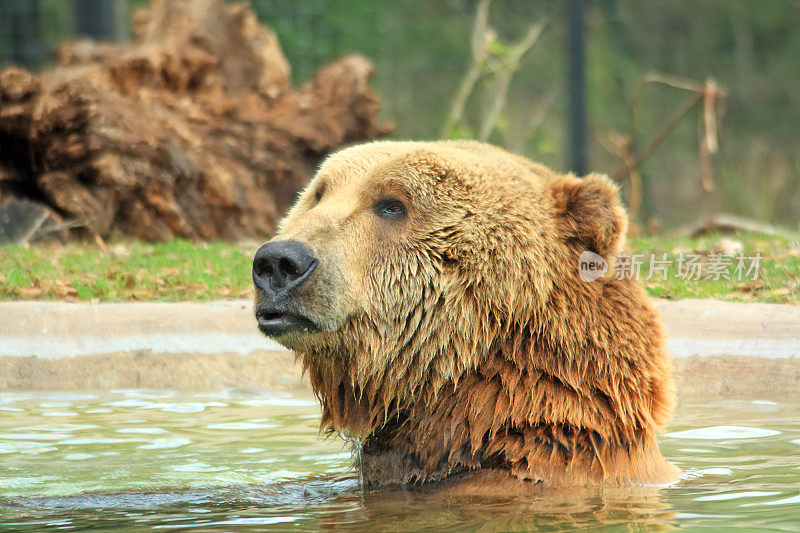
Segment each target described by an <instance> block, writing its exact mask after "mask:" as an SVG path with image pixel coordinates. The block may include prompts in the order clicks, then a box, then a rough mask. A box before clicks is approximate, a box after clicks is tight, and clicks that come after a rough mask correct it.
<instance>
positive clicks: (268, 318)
mask: <svg viewBox="0 0 800 533" xmlns="http://www.w3.org/2000/svg"><path fill="white" fill-rule="evenodd" d="M256 319H257V320H258V329H259V330H260V331H261V333H263V334H264V335H267V336H269V337H277V336H280V335H283V334H285V333H288V332H290V331H303V332H311V331H316V330H318V329H319V328H317V326H316V325H314V323H313V322H312V321H311V320H309V319H308V318H306V317H304V316H302V315H296V314H292V313H284V312H281V311H271V310H268V309H265V310H261V311H258V312H257V313H256Z"/></svg>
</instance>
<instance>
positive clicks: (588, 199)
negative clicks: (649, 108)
mask: <svg viewBox="0 0 800 533" xmlns="http://www.w3.org/2000/svg"><path fill="white" fill-rule="evenodd" d="M387 201H388V202H396V203H390V204H389V205H391V206H393V209H394V210H395V211H393V212H391V213H390V215H391V216H388V215H386V214H385V213H384V212H383V211H381V206H385V205H387V204H386V202H387ZM398 203H399V205H400V207H402V209H400V207H397V206H398ZM398 210H399V211H398ZM626 227H627V217H626V214H625V211H624V209H623V208H622V205H621V203H620V200H619V195H618V190H617V187H616V186H615V185H614V184H613V183H612V182H611V181H610V180H609V179H608V178H606V177H604V176H599V175H590V176H587V177H585V178H577V177H575V176H572V175H566V176H564V175H559V174H556V173H554V172H552V171H551V170H549V169H547V168H545V167H543V166H541V165H538V164H535V163H533V162H531V161H528V160H527V159H524V158H521V157H518V156H515V155H513V154H510V153H508V152H505V151H503V150H500V149H498V148H495V147H492V146H488V145H484V144H480V143H475V142H435V143H411V142H380V143H372V144H367V145H361V146H357V147H353V148H349V149H346V150H343V151H341V152H339V153H337V154H334V155H333V156H331V157H330V158H329V159H328V160H327V161H326V162H325V163H324V164H323V165H322V166H321V168H320V170H319V172H318V173H317V175H316V177H315V178H314V180H313V181H312V182H311V183H310V184H309V185H308V187H307V188H306V190H305V191H304V192H303V194H302V195H301V197H300V198H299V200H298V201H297V203H296V205H295V206H294V207H293V208H292V210H291V211H290V212H289V214H288V215H287V216H286V218H285V219H284V221H283V222H282V224H281V226H280V230H279V232H278V234H277V236H276V237H275V238H274V239H273V241H276V242H277V241H296V242H300V243H302V244H304V245H306V246H307V247H308V248H309V249H310V250H312V251H313V253H314V255H315V257H316V259H317V260H318V265H317V267H316V269H315V271H314V272H313V274H312V275H311V276H310V278H309V279H308V281H306V282H305V283H304V284H303V285H302V287H300V288H299V289H297V290H296V291H295V292H294V293H293V294H291V295H289V296H286V297H285V298H284V300H281V301H282V302H284V304H282V305H287V306H288V307H286V309H289V310H290V312H291V313H293V314H296V315H299V316H301V317H303V318H304V319H306V320H308V321H309V323H311V324H313V327H306V328H300V329H290V330H287V331H282V332H279V333H277V334H276V333H271V334H272V335H273V336H274V337H275V338H276V339H277V340H278V341H279V342H281V343H283V344H284V345H286V346H287V347H289V348H292V349H294V350H295V351H296V352H297V354H298V356H299V357H300V359H301V360H302V364H303V366H304V368H305V369H306V371H307V372H308V375H309V377H310V380H311V384H312V386H313V388H314V392H315V393H316V394H317V396H318V397H319V399H320V401H321V403H322V411H323V414H322V426H323V428H324V429H326V430H328V431H331V432H338V433H341V434H343V435H345V436H348V437H351V438H353V439H357V440H359V441H360V442H361V443H362V445H363V454H362V460H361V466H360V468H362V469H363V472H362V473H363V476H364V479H365V480H366V482H367V483H368V484H370V485H398V484H399V485H406V484H415V483H430V482H437V481H440V480H443V479H445V478H448V477H453V476H458V475H460V474H463V473H466V472H469V471H473V470H476V469H490V470H494V471H500V472H505V473H507V475H508V476H509V477H512V478H517V479H519V480H525V481H531V482H538V483H541V484H545V485H551V486H566V485H596V484H609V483H610V484H616V485H621V484H622V485H624V484H660V483H667V482H671V481H673V480H675V479H676V476H677V469H676V468H675V467H674V466H672V465H671V464H669V463H668V462H667V461H666V460H665V459H664V458H663V457H662V456H661V454H660V452H659V450H658V445H657V442H656V436H657V434H658V433H659V431H660V430H662V429H663V428H664V426H665V424H666V422H667V420H668V418H669V416H670V413H671V408H672V403H673V386H672V367H671V362H670V359H669V357H668V356H667V354H666V352H665V349H664V334H663V330H662V327H661V325H660V323H659V320H658V317H657V314H656V312H655V311H654V309H653V308H652V306H651V305H650V303H649V302H648V298H647V296H646V294H645V293H644V291H643V289H642V288H641V287H640V286H639V285H638V284H637V282H635V281H633V280H629V279H620V280H618V279H614V278H613V272H614V266H613V265H614V260H615V257H616V256H617V254H618V253H620V251H621V250H622V249H623V246H624V236H625V232H626ZM586 250H589V251H592V252H594V253H596V254H598V255H600V256H601V257H603V258H604V259H605V260H606V261H607V262H608V263H609V264H610V269H609V273H608V274H607V275H606V276H604V277H601V278H600V279H598V280H596V281H592V282H585V281H582V280H581V278H580V277H579V275H578V257H579V255H580V254H581V253H582V252H584V251H586ZM257 292H258V296H257V299H256V315H259V314H262V315H263V314H264V313H266V312H274V310H275V309H276V307H275V306H276V305H277V304H276V303H275V301H274V300H275V299H274V298H272V297H271V296H270V295H269V294H265V292H264V291H261V290H259V291H257ZM285 301H288V302H289V303H288V304H286V303H285ZM282 309H283V308H282Z"/></svg>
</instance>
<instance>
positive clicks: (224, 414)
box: [0, 390, 800, 531]
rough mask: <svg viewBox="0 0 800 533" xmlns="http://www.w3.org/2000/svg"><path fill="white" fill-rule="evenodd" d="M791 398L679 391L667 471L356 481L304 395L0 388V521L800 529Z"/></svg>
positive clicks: (40, 524) (68, 525) (667, 441)
mask: <svg viewBox="0 0 800 533" xmlns="http://www.w3.org/2000/svg"><path fill="white" fill-rule="evenodd" d="M799 414H800V405H798V404H786V403H776V402H770V401H759V400H755V401H725V402H719V403H703V404H684V405H682V406H681V407H680V408H679V410H678V413H677V415H676V418H675V420H674V422H673V423H672V425H671V427H670V430H669V432H668V433H667V434H666V435H665V436H664V437H663V438H662V450H663V452H664V454H665V455H666V456H667V457H669V458H670V459H671V460H672V461H673V462H675V463H676V464H678V465H679V466H680V467H681V468H682V469H683V471H684V475H683V480H682V481H681V482H680V483H679V484H677V485H676V486H673V487H668V488H663V489H660V490H655V489H636V490H634V489H616V490H609V489H606V490H586V491H568V492H566V493H547V492H544V491H542V492H541V493H533V494H528V495H520V496H519V497H516V498H513V499H503V498H474V497H471V498H470V497H463V498H454V497H442V496H437V495H436V494H435V493H428V492H422V493H421V492H418V491H417V492H415V491H391V492H387V491H377V492H369V493H363V492H362V491H361V490H360V489H359V485H358V480H357V477H356V475H355V473H354V472H353V470H352V469H351V464H352V457H351V454H350V451H349V449H348V448H347V447H345V446H344V445H343V443H342V441H341V440H339V439H335V438H334V439H328V440H324V439H322V440H321V439H320V438H319V435H318V429H317V428H318V417H319V410H318V407H317V404H316V402H315V401H314V400H313V398H311V397H310V396H302V395H300V396H298V395H294V396H292V395H287V394H277V393H253V392H247V391H222V392H218V393H197V394H189V393H177V392H164V391H142V390H130V391H112V392H98V393H92V394H89V393H85V394H84V393H81V394H77V393H61V394H56V393H35V392H30V393H0V530H3V531H7V530H29V531H39V530H42V529H47V528H52V529H57V530H60V531H71V530H83V529H89V528H95V529H107V530H115V531H118V530H124V529H130V530H137V531H139V530H151V529H152V530H176V531H180V530H191V531H198V530H203V531H231V530H238V529H241V528H243V527H252V528H255V529H275V530H285V529H309V530H315V529H320V528H323V529H324V528H338V529H352V530H358V531H363V530H365V529H369V530H386V529H389V530H399V531H414V530H448V529H449V530H461V529H472V530H481V531H507V530H515V529H517V530H525V529H531V528H541V529H544V530H549V531H559V530H574V529H576V528H585V529H589V530H591V529H595V530H603V531H617V530H619V531H630V530H632V529H633V530H637V529H646V530H651V529H668V528H670V527H681V528H688V529H689V530H691V529H700V528H712V529H723V528H725V529H739V530H748V531H765V530H776V531H800V416H798V415H799Z"/></svg>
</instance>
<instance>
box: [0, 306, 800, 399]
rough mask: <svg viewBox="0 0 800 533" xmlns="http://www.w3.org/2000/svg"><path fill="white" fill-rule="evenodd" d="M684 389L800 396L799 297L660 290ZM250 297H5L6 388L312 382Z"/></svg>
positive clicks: (2, 372) (2, 356)
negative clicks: (260, 323) (760, 300)
mask: <svg viewBox="0 0 800 533" xmlns="http://www.w3.org/2000/svg"><path fill="white" fill-rule="evenodd" d="M655 303H656V306H657V307H658V308H659V310H660V312H661V314H662V318H663V321H664V325H665V327H666V330H667V334H668V344H667V346H668V349H669V351H670V352H671V353H672V354H673V356H674V357H675V365H676V369H677V375H676V377H677V380H676V381H677V386H678V389H679V394H680V396H681V398H689V397H697V396H702V397H720V395H722V396H724V397H743V396H745V397H753V395H756V396H760V397H762V396H766V395H768V396H770V397H775V398H790V397H791V398H798V397H800V387H798V384H800V306H791V305H780V304H749V303H748V304H743V303H731V302H719V301H713V300H680V301H676V302H672V301H663V300H659V301H656V302H655ZM251 309H252V304H251V303H250V302H249V301H246V300H225V301H214V302H207V303H196V302H177V303H101V304H71V303H63V302H0V316H2V317H4V319H3V320H0V390H12V389H14V390H20V389H72V390H74V389H89V388H93V389H104V388H129V387H145V388H170V387H174V388H184V389H186V388H220V387H223V388H224V387H245V388H278V389H286V388H289V389H299V388H304V387H305V386H306V385H305V384H304V383H303V382H302V380H301V377H300V368H299V366H298V365H294V364H293V360H294V357H293V355H292V354H291V353H290V352H288V351H286V350H284V349H282V348H281V347H280V346H278V345H277V344H276V343H274V342H272V341H270V340H269V339H266V338H264V337H263V336H261V335H260V334H259V333H258V331H257V330H256V329H255V324H254V319H253V317H252V311H251Z"/></svg>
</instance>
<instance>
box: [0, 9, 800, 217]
mask: <svg viewBox="0 0 800 533" xmlns="http://www.w3.org/2000/svg"><path fill="white" fill-rule="evenodd" d="M6 1H8V0H6ZM41 2H42V9H43V11H44V13H43V28H42V29H43V31H44V33H45V34H46V35H45V37H46V40H47V42H48V43H55V42H58V41H60V40H63V39H64V38H66V37H67V36H68V33H69V32H68V31H67V30H65V28H68V27H69V18H70V17H69V10H68V6H69V2H65V1H62V0H41ZM145 2H146V0H130V5H131V6H132V7H133V6H137V5H141V4H142V3H145ZM250 3H251V5H252V7H253V8H254V10H255V11H256V12H257V13H258V15H259V17H260V18H261V20H262V21H264V22H265V23H266V24H267V25H269V26H270V27H272V28H273V29H274V30H275V31H276V33H277V34H278V37H279V39H280V42H281V44H282V47H283V49H284V52H285V54H286V56H287V58H288V59H289V62H290V64H291V66H292V70H293V78H294V81H295V82H296V83H301V82H303V81H306V80H308V79H309V78H311V77H312V76H313V73H314V72H315V70H316V69H317V68H318V67H319V66H321V65H323V64H325V63H327V62H329V61H332V60H334V59H335V58H337V57H339V56H341V55H343V54H347V53H352V52H357V53H361V54H363V55H365V56H367V57H369V58H370V59H372V60H373V61H374V63H375V65H376V74H375V78H374V86H375V89H376V91H377V92H378V94H379V95H380V96H381V98H382V101H383V106H384V110H383V116H384V118H385V120H387V121H391V122H393V123H394V124H395V125H396V132H395V137H397V138H414V139H426V138H434V137H436V136H437V135H438V134H439V132H440V130H441V128H442V126H443V122H444V120H445V117H446V116H447V114H448V112H449V109H450V106H451V104H452V101H453V98H454V95H455V94H456V91H457V90H458V87H459V84H460V83H461V80H462V77H463V76H464V73H465V72H466V71H467V69H468V67H469V64H470V38H471V35H470V33H471V30H472V24H473V17H474V13H475V9H476V7H477V3H478V2H477V0H438V1H434V2H431V1H428V0H396V1H391V2H376V1H374V0H250ZM585 11H586V13H585V14H586V43H587V84H588V86H587V98H588V116H589V127H590V132H589V139H590V143H591V144H590V153H589V161H590V167H591V168H593V169H596V170H598V171H601V172H610V171H611V170H613V169H614V167H616V165H617V164H618V162H619V161H618V159H617V156H616V155H614V154H612V153H610V152H609V151H607V149H606V148H604V145H608V144H609V143H608V139H609V134H610V133H611V132H612V131H618V132H622V133H626V132H627V130H628V126H629V120H630V113H631V110H630V106H631V96H632V93H633V91H634V88H635V87H636V85H637V83H638V81H639V80H640V79H641V78H642V76H643V75H644V74H646V73H648V72H654V71H655V72H661V73H664V74H669V75H673V76H678V77H681V78H688V79H694V80H697V81H700V82H702V81H704V80H705V79H706V78H707V77H713V78H715V79H716V80H717V81H718V83H719V84H720V85H721V86H723V87H725V88H726V89H727V90H728V92H729V96H728V98H727V100H726V102H725V113H724V115H723V116H722V117H721V118H722V123H721V127H720V152H719V154H718V155H717V157H716V158H715V164H714V170H715V172H714V178H715V183H716V188H715V190H714V192H713V193H704V192H703V191H702V189H701V187H700V178H699V176H700V160H699V157H698V135H699V134H698V129H699V128H698V125H699V120H700V113H699V110H695V111H694V112H693V113H692V114H690V115H689V116H688V117H686V118H685V119H684V120H683V121H682V123H681V124H680V125H679V126H678V128H677V129H676V131H675V132H674V133H673V134H672V135H671V136H670V137H669V138H668V139H667V140H666V142H665V143H664V144H663V145H662V146H661V147H660V148H659V150H658V151H657V152H656V153H655V154H654V155H653V157H652V158H651V159H649V160H648V161H647V163H646V164H645V165H644V166H643V168H642V174H643V177H644V179H645V180H646V181H647V183H648V184H649V186H648V193H647V197H646V198H645V207H646V209H647V210H646V211H645V212H644V213H643V217H642V218H643V220H642V222H647V220H648V219H649V218H650V217H655V218H657V219H659V220H660V221H661V222H662V225H664V226H667V227H669V226H675V225H679V224H682V223H684V222H686V221H688V220H693V219H695V218H697V217H698V216H701V215H705V214H708V213H711V212H717V211H726V212H732V213H735V214H740V215H744V216H749V217H754V218H759V219H764V220H767V221H772V222H779V223H782V224H785V225H788V226H790V227H791V228H793V229H796V228H798V220H799V219H800V128H798V124H800V98H797V95H798V94H800V2H798V1H797V0H758V1H754V0H703V1H702V2H698V1H696V0H672V1H670V2H664V1H662V0H594V1H587V2H586V10H585ZM489 18H490V24H491V25H492V26H493V27H494V28H495V29H496V31H497V34H498V36H499V38H500V41H499V44H498V46H502V43H506V42H514V41H516V40H518V39H519V38H520V37H521V36H522V34H523V33H524V32H525V31H526V30H527V28H528V27H529V26H530V24H531V23H533V22H535V21H538V20H542V19H546V20H547V21H548V25H547V27H546V29H545V31H544V33H543V35H542V36H541V38H540V39H539V41H538V42H537V43H536V44H535V45H534V47H533V49H532V50H531V51H529V52H528V53H527V54H526V55H525V56H524V57H523V58H522V65H521V68H520V71H519V72H518V73H517V74H516V75H515V77H514V79H513V81H512V83H511V87H510V90H509V93H508V98H507V101H506V106H505V108H504V112H503V115H502V116H501V117H500V120H499V121H498V128H497V129H496V130H495V131H494V133H493V134H492V137H491V138H490V141H491V142H493V143H495V144H499V145H502V146H505V147H507V148H509V149H511V150H512V151H515V152H519V153H523V154H525V155H528V156H530V157H532V158H533V159H536V160H539V161H541V162H543V163H545V164H548V165H550V166H552V167H554V168H556V169H559V170H565V163H564V162H565V160H566V154H565V145H566V142H565V140H566V132H565V124H566V117H567V113H568V102H567V100H566V83H565V82H566V60H567V58H566V35H565V31H566V12H565V2H563V1H558V0H540V1H528V0H494V2H493V3H492V6H491V10H490V17H489ZM490 97H491V94H490V91H489V84H488V83H483V84H479V85H478V86H477V87H476V91H475V92H474V93H473V94H472V96H471V98H470V100H469V102H468V105H467V108H466V111H465V117H464V121H463V123H462V124H460V125H459V129H458V130H456V131H454V132H450V135H451V136H452V135H455V136H464V137H469V136H471V135H474V134H475V125H476V124H480V117H481V116H483V114H484V113H486V110H487V109H488V107H489V105H490ZM686 97H687V94H686V93H685V92H684V91H680V90H676V89H670V88H666V87H656V86H654V87H648V88H647V89H646V90H645V92H644V93H643V98H642V112H641V115H640V126H639V128H638V135H637V137H636V139H635V143H636V146H639V147H641V146H643V145H645V144H646V143H647V142H648V141H649V140H650V138H652V136H653V135H654V134H655V132H656V131H657V130H658V129H659V128H660V127H661V125H663V124H664V123H665V122H666V121H667V120H668V119H669V118H670V116H671V115H673V114H674V113H675V112H676V110H677V109H678V108H679V107H680V106H681V105H682V103H683V101H684V99H685V98H686ZM621 185H622V187H623V192H624V194H627V188H628V184H627V180H626V179H623V180H621Z"/></svg>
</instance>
